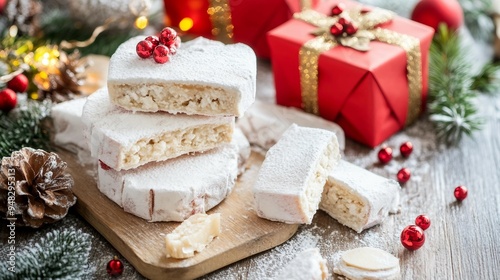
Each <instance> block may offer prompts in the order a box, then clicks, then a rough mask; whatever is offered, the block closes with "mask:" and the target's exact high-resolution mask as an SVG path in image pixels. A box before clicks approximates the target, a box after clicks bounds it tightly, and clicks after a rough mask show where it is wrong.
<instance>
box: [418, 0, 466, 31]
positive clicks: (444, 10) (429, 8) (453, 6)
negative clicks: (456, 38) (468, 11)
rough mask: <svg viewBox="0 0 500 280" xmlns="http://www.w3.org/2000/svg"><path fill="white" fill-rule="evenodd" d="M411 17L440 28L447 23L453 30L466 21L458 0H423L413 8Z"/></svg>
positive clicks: (435, 28)
mask: <svg viewBox="0 0 500 280" xmlns="http://www.w3.org/2000/svg"><path fill="white" fill-rule="evenodd" d="M411 19H412V20H414V21H417V22H420V23H423V24H425V25H427V26H430V27H432V28H434V30H435V31H437V30H438V27H439V24H440V23H445V24H446V25H448V27H449V28H450V29H452V30H456V29H458V28H459V27H460V26H461V25H462V24H463V22H464V13H463V10H462V7H461V6H460V3H459V2H458V1H457V0H421V1H420V2H418V4H417V5H416V6H415V8H414V9H413V12H412V14H411Z"/></svg>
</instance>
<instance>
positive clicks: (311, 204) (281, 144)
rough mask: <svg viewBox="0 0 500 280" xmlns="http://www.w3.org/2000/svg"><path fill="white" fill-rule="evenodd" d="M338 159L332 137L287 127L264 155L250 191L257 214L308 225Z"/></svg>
mask: <svg viewBox="0 0 500 280" xmlns="http://www.w3.org/2000/svg"><path fill="white" fill-rule="evenodd" d="M339 159H340V153H339V144H338V141H337V137H336V136H335V133H333V132H330V131H326V130H322V129H316V128H305V127H299V126H297V125H295V124H294V125H291V126H290V128H288V130H287V131H285V133H284V134H283V136H282V137H281V139H280V140H279V141H278V143H276V145H274V146H273V147H272V148H271V149H270V150H269V151H268V152H267V154H266V158H265V160H264V162H263V163H262V166H261V168H260V171H259V174H258V177H257V181H256V183H255V185H254V188H253V193H254V200H255V201H254V202H255V209H256V211H257V214H258V215H259V216H260V217H262V218H266V219H269V220H273V221H280V222H285V223H291V224H295V223H298V224H310V223H311V221H312V218H313V216H314V214H315V213H316V210H317V209H318V205H319V202H320V200H321V193H322V192H323V187H324V185H325V182H326V178H327V176H328V174H329V173H330V172H331V171H332V169H333V167H334V166H335V165H336V164H337V162H338V161H339Z"/></svg>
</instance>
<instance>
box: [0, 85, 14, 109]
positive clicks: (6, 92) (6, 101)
mask: <svg viewBox="0 0 500 280" xmlns="http://www.w3.org/2000/svg"><path fill="white" fill-rule="evenodd" d="M16 104H17V95H16V93H15V92H14V91H13V90H11V89H9V88H4V89H3V90H2V91H0V110H1V111H3V112H6V113H7V112H9V111H10V110H12V109H14V108H15V107H16Z"/></svg>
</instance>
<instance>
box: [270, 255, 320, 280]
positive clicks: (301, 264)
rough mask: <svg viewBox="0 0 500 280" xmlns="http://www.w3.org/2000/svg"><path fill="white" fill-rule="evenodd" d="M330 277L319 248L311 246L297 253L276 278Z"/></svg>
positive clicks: (313, 278)
mask: <svg viewBox="0 0 500 280" xmlns="http://www.w3.org/2000/svg"><path fill="white" fill-rule="evenodd" d="M327 277H328V268H327V266H326V260H325V259H324V258H323V257H322V256H321V253H320V252H319V249H318V248H309V249H306V250H304V251H302V252H300V253H298V254H297V255H296V257H295V258H294V259H293V260H292V261H290V262H289V263H288V264H286V265H285V267H284V268H283V269H282V270H281V271H280V272H279V273H278V274H277V276H276V277H275V278H274V279H275V280H295V279H296V280H303V279H309V280H323V279H326V278H327Z"/></svg>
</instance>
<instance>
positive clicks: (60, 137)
mask: <svg viewBox="0 0 500 280" xmlns="http://www.w3.org/2000/svg"><path fill="white" fill-rule="evenodd" d="M86 101H87V99H86V98H78V99H74V100H70V101H65V102H61V103H59V104H56V105H54V106H53V107H52V110H51V113H50V115H51V118H52V122H53V123H54V130H55V136H54V143H55V144H56V145H58V146H60V147H63V148H66V149H68V150H70V151H72V152H75V153H76V152H77V151H78V148H79V149H83V150H88V146H87V142H86V141H85V138H84V137H83V131H84V130H85V125H84V124H83V122H82V111H83V106H84V105H85V102H86Z"/></svg>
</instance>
